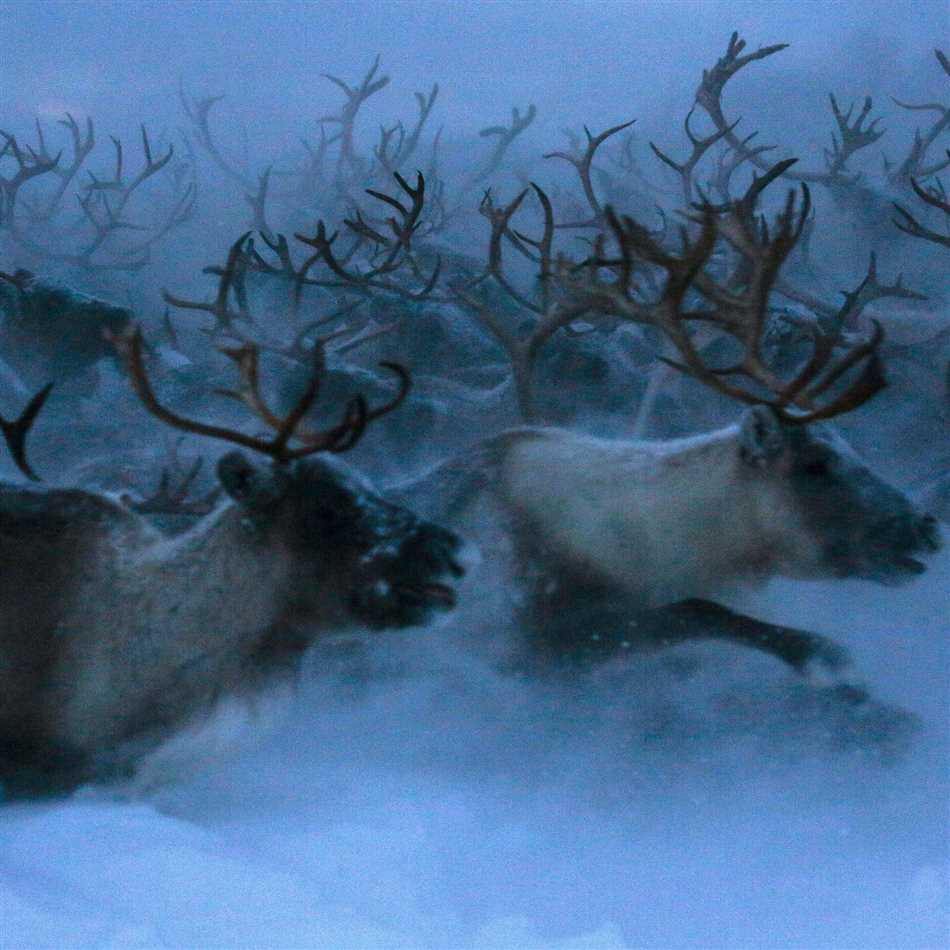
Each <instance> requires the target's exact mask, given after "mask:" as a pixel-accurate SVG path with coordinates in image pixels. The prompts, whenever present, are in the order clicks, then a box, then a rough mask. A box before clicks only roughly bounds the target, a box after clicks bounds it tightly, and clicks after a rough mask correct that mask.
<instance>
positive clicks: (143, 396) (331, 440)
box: [111, 327, 411, 465]
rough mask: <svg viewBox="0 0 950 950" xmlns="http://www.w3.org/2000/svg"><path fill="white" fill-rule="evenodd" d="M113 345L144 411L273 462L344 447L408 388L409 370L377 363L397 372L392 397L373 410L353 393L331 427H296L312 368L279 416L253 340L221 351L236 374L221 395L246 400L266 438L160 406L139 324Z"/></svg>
mask: <svg viewBox="0 0 950 950" xmlns="http://www.w3.org/2000/svg"><path fill="white" fill-rule="evenodd" d="M111 339H112V342H113V343H114V345H115V347H116V351H117V352H118V354H119V356H120V358H121V359H122V361H123V363H124V364H125V367H126V369H127V371H128V374H129V378H130V380H131V382H132V387H133V388H134V390H135V392H136V395H138V397H139V399H140V400H141V401H142V404H143V405H144V406H145V408H146V409H147V410H148V412H149V413H150V414H151V415H153V416H155V417H156V418H157V419H159V420H160V421H161V422H164V423H165V424H166V425H169V426H171V427H172V428H175V429H179V430H181V431H183V432H192V433H194V434H196V435H204V436H208V437H209V438H212V439H221V440H223V441H225V442H232V443H234V444H236V445H242V446H244V447H245V448H248V449H252V450H254V451H255V452H261V453H263V454H264V455H268V456H270V457H271V458H272V459H273V460H274V461H275V462H276V463H277V464H279V465H284V464H287V463H288V462H291V461H293V460H294V459H299V458H304V457H305V456H308V455H313V454H314V453H316V452H334V453H338V452H345V451H347V450H348V449H351V448H352V447H353V446H354V445H355V444H356V443H357V442H358V441H359V439H360V438H361V437H362V435H363V433H364V432H365V431H366V427H367V425H368V424H369V423H370V422H371V421H373V420H374V419H378V418H380V417H381V416H383V415H385V414H386V413H388V412H392V411H393V410H394V409H395V408H397V407H398V406H399V405H400V404H401V403H402V401H403V400H404V399H405V398H406V396H407V395H408V392H409V388H410V385H411V383H410V378H409V372H408V370H406V369H405V368H404V367H403V366H401V365H399V364H398V363H381V364H380V365H381V366H384V367H385V368H387V369H389V370H391V371H392V372H394V373H395V374H396V375H397V376H398V377H399V382H400V388H399V392H398V393H397V395H396V396H395V398H394V399H392V400H390V401H389V402H388V403H386V404H385V405H383V406H380V407H379V408H377V409H373V410H370V409H369V407H368V406H367V403H366V399H365V398H364V397H363V396H362V395H358V396H354V397H353V398H352V399H351V400H350V401H349V402H348V403H347V405H346V407H345V409H344V412H343V418H342V419H341V420H340V422H338V423H337V424H336V425H335V426H332V427H331V428H329V429H326V430H324V431H322V432H314V431H310V430H301V429H300V423H301V421H302V420H303V417H304V416H305V415H306V413H307V412H308V411H309V410H310V407H311V406H312V405H313V404H314V402H315V400H316V398H317V396H318V395H319V392H320V383H321V376H320V373H318V372H315V373H314V374H313V375H312V376H311V378H310V381H309V383H308V384H307V387H306V389H305V390H304V392H303V394H302V395H301V396H300V398H299V399H298V400H297V402H296V403H295V405H294V406H293V408H292V409H291V410H290V412H289V413H287V415H285V416H279V415H277V414H276V413H274V412H273V411H272V410H271V409H270V408H269V407H268V406H267V403H266V402H265V400H264V398H263V397H262V396H261V393H260V381H259V378H258V372H257V359H258V356H257V349H256V347H254V346H253V345H246V346H244V347H240V348H236V349H233V350H224V351H223V352H224V353H225V355H227V356H229V357H230V358H231V359H232V360H234V361H235V362H236V363H237V365H238V369H239V373H240V385H239V388H238V389H237V390H234V391H226V392H225V393H224V395H227V396H229V397H231V398H234V399H237V400H238V401H240V402H242V403H243V404H244V405H246V406H247V407H248V408H249V409H250V410H251V411H252V412H253V413H254V415H255V416H257V417H258V418H259V419H261V420H262V421H264V422H265V423H266V424H267V425H268V426H269V427H270V428H272V429H274V432H275V434H274V436H273V438H271V439H264V438H258V437H255V436H249V435H246V434H245V433H243V432H240V431H238V430H237V429H229V428H226V427H224V426H218V425H210V424H208V423H204V422H198V421H196V420H193V419H187V418H185V417H184V416H180V415H178V414H177V413H175V412H173V411H172V410H171V409H168V408H166V407H165V406H163V405H162V404H161V403H160V402H159V401H158V398H157V397H156V395H155V391H154V389H153V388H152V384H151V382H150V381H149V378H148V374H147V373H146V370H145V360H144V357H143V345H144V344H143V340H142V331H141V329H140V328H139V327H135V328H134V329H133V330H131V331H129V332H127V333H124V334H115V335H113V336H112V338H111ZM293 440H297V441H300V442H303V443H304V444H303V446H300V447H296V448H295V447H293V446H292V445H291V442H292V441H293Z"/></svg>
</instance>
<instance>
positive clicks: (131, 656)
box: [0, 330, 462, 791]
mask: <svg viewBox="0 0 950 950" xmlns="http://www.w3.org/2000/svg"><path fill="white" fill-rule="evenodd" d="M116 344H117V346H118V348H119V351H120V354H121V355H122V356H123V358H124V360H125V363H126V365H127V367H128V370H129V375H130V377H131V380H132V382H133V385H134V387H135V389H136V391H137V393H138V395H139V396H140V397H141V399H142V401H143V403H144V404H145V406H146V408H147V409H148V410H149V411H150V412H151V413H152V414H154V415H155V416H156V417H158V418H159V419H160V420H162V421H163V422H165V423H167V424H168V425H170V426H173V427H175V428H177V429H181V430H183V431H185V432H191V433H196V434H199V435H204V436H209V437H211V438H216V439H223V440H225V441H227V442H231V443H235V444H236V445H238V446H241V447H242V448H244V449H250V450H251V451H253V452H255V453H258V454H260V455H264V456H266V457H268V458H269V459H270V464H261V463H259V462H256V461H254V460H253V459H252V458H251V457H249V456H248V455H247V454H245V453H244V452H241V451H231V452H229V453H227V454H225V455H224V456H223V457H222V458H221V460H220V461H219V463H218V470H217V471H218V477H219V479H220V482H221V485H222V486H223V489H224V491H225V492H226V493H227V495H228V496H229V500H228V501H226V502H224V503H223V504H222V505H221V506H220V507H219V508H217V510H215V511H214V512H213V513H211V514H210V515H208V516H207V517H205V518H204V519H202V520H201V521H200V522H198V523H197V524H196V525H195V526H194V527H193V528H192V529H191V530H190V531H188V532H187V533H185V534H183V535H181V536H179V537H176V538H173V539H169V538H166V537H165V536H163V535H161V534H160V533H159V532H158V531H157V530H155V529H154V528H153V527H152V526H151V525H150V524H149V523H148V522H147V521H146V519H145V518H144V517H142V516H141V515H139V514H137V513H136V512H134V511H132V510H131V509H130V508H129V507H128V506H126V505H125V504H123V503H121V501H120V500H118V499H115V498H112V497H109V496H105V495H99V494H93V493H89V492H85V491H80V490H69V489H43V488H33V487H27V486H24V485H15V484H9V483H7V484H2V485H0V553H2V559H3V565H4V567H3V571H2V573H0V616H2V618H3V623H2V627H0V781H3V782H5V783H6V784H7V786H8V791H9V790H10V789H15V788H17V787H19V788H21V789H24V790H29V789H31V788H33V789H42V788H50V787H54V788H55V787H69V786H71V785H75V784H77V783H80V782H83V781H87V780H90V779H96V778H100V777H107V776H110V775H113V774H116V773H122V772H128V771H129V770H130V769H131V768H132V767H133V766H134V765H135V763H136V762H137V761H139V760H140V757H141V756H142V755H143V754H144V753H145V752H147V751H149V750H150V749H152V748H154V747H155V746H156V745H158V744H159V743H160V742H161V741H162V740H163V739H164V738H165V737H167V736H168V735H170V734H171V733H173V732H174V731H175V730H177V729H179V728H180V727H182V726H184V725H187V724H188V722H189V720H195V719H200V717H201V716H202V715H203V714H205V713H207V712H208V711H210V710H211V709H212V708H213V707H214V706H215V704H216V703H217V702H218V700H219V699H222V698H225V697H228V696H232V695H237V696H241V695H247V694H253V693H254V692H256V691H260V690H261V689H262V688H263V687H264V686H265V685H266V684H267V683H269V682H271V681H273V680H274V679H275V678H280V676H281V675H284V676H286V675H288V674H291V673H293V672H294V671H295V670H296V669H297V666H298V662H299V660H300V658H301V656H302V654H303V653H304V651H305V650H306V649H307V647H308V646H309V645H310V644H311V643H312V642H313V641H314V640H315V639H317V638H318V637H320V636H321V635H322V634H325V633H326V632H327V631H331V630H337V629H339V628H345V627H353V626H359V627H364V628H367V627H368V628H373V629H383V628H397V627H406V626H410V625H415V624H421V623H423V622H424V621H425V620H426V619H427V618H428V617H429V616H430V615H431V614H432V612H433V611H437V610H444V609H449V608H451V607H452V606H453V604H454V600H455V595H454V590H453V586H452V584H453V583H454V581H455V579H457V578H458V577H459V576H461V573H462V568H461V567H460V565H459V563H458V560H457V552H458V549H459V547H460V542H459V541H458V539H457V538H456V536H455V535H454V534H452V533H450V532H449V531H446V530H443V529H442V528H440V527H437V526H436V525H434V524H431V523H429V522H427V521H423V520H421V519H419V518H417V517H416V516H415V515H414V514H412V513H411V512H410V511H408V510H407V509H405V508H401V507H398V506H396V505H394V504H390V503H389V502H387V501H386V500H384V499H383V498H382V497H381V496H380V495H378V494H377V493H376V492H375V491H374V490H373V489H372V487H371V486H370V485H369V484H368V483H367V482H366V481H365V480H364V479H363V478H362V477H361V476H360V475H358V474H357V473H356V472H354V471H353V470H351V469H350V468H349V467H348V466H346V465H345V464H344V463H342V462H341V461H339V460H338V459H337V458H336V456H337V455H338V454H340V453H342V452H345V451H346V450H347V449H349V448H351V447H352V446H353V445H354V444H355V443H356V442H357V441H358V439H359V438H360V437H361V436H362V435H363V433H364V431H365V430H366V428H367V426H368V425H369V423H371V422H372V421H374V420H376V419H378V418H380V417H381V416H384V415H386V414H387V413H389V412H391V411H392V410H394V409H395V408H396V407H397V406H398V405H399V404H400V403H401V402H402V401H403V399H404V397H405V395H406V393H407V391H408V388H409V378H408V374H407V373H406V371H405V370H404V369H403V368H402V367H401V366H399V365H397V364H387V365H388V368H389V369H390V370H392V371H393V372H394V373H396V375H397V376H398V378H399V381H400V387H399V391H398V394H397V395H396V396H395V398H394V399H392V400H391V401H390V402H389V403H387V404H386V405H384V406H381V407H380V408H376V409H370V408H369V407H368V406H367V403H366V401H365V399H363V398H362V397H361V396H357V397H355V398H354V399H352V400H351V401H350V402H349V404H348V405H347V406H346V409H345V411H344V413H343V417H342V419H341V421H340V422H339V423H337V424H336V425H334V426H332V427H330V428H328V429H326V430H325V431H322V432H316V431H306V430H305V429H303V428H302V427H301V425H300V423H301V420H302V418H303V416H304V415H305V413H306V412H307V411H308V409H309V408H310V406H311V405H312V404H313V402H314V401H315V399H316V397H317V395H318V391H319V388H320V378H319V375H314V376H313V378H312V379H311V380H310V383H309V385H308V387H307V389H306V391H305V392H304V393H303V395H302V396H301V397H300V399H299V401H298V402H297V403H296V405H295V406H294V407H293V408H292V410H291V411H290V412H289V413H288V414H287V415H286V416H284V417H281V416H278V415H275V414H274V413H273V412H272V411H271V410H270V408H269V407H268V405H267V404H266V402H265V400H264V399H263V397H262V396H261V393H260V390H259V385H258V372H257V351H256V349H254V348H253V347H251V346H244V347H241V348H238V349H235V350H232V351H229V353H228V355H230V356H231V357H232V358H233V359H234V360H235V361H236V363H237V364H238V367H239V370H240V378H241V384H240V388H239V390H238V391H237V392H236V393H234V395H235V396H237V397H238V398H240V399H241V400H242V401H243V402H244V403H245V404H246V405H247V406H248V407H249V408H250V409H251V410H252V411H253V412H254V414H255V415H256V416H257V417H258V418H260V419H262V420H263V421H264V422H265V423H266V424H267V425H268V426H270V427H272V428H273V429H274V430H275V434H274V435H273V437H272V438H258V437H252V436H249V435H246V434H244V433H242V432H240V431H237V430H232V429H227V428H223V427H220V426H216V425H209V424H206V423H202V422H196V421H192V420H190V419H186V418H183V417H181V416H179V415H177V414H176V413H174V412H173V411H171V410H170V409H168V408H166V407H165V406H163V405H162V404H161V403H160V402H159V401H158V399H157V398H156V396H155V393H154V391H153V388H152V386H151V384H150V382H149V379H148V377H147V375H146V371H145V366H144V359H143V343H142V337H141V335H140V333H139V332H138V331H137V330H136V331H135V332H133V333H131V334H125V335H123V336H121V337H118V338H117V339H116ZM45 395H46V393H45V391H44V392H43V393H41V394H39V395H38V396H37V397H36V398H35V399H34V400H33V401H32V402H31V404H30V406H29V407H28V409H27V410H26V411H25V412H24V414H23V416H21V418H20V419H19V420H16V421H13V422H6V421H5V423H4V431H5V434H6V435H7V437H8V443H9V444H10V447H11V449H12V450H13V454H14V457H15V459H16V461H17V463H18V465H19V466H20V468H21V470H22V471H23V472H24V474H26V475H27V476H29V477H30V478H35V475H34V473H33V471H32V469H30V467H29V465H28V463H27V460H26V455H25V449H24V442H25V438H26V433H27V431H28V430H29V426H30V424H31V422H32V421H33V418H35V416H36V413H37V412H38V411H39V409H40V407H41V405H42V401H43V399H44V398H45Z"/></svg>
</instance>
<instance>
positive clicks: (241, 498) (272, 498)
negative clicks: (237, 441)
mask: <svg viewBox="0 0 950 950" xmlns="http://www.w3.org/2000/svg"><path fill="white" fill-rule="evenodd" d="M218 478H219V479H220V481H221V484H222V485H223V486H224V490H225V491H226V492H227V493H228V495H230V496H231V498H233V499H234V500H235V501H236V502H237V503H238V504H239V505H241V507H242V508H247V509H248V510H249V511H267V510H269V509H271V508H273V507H274V506H275V505H276V504H277V502H278V501H280V499H281V497H282V496H283V494H284V491H285V489H286V478H285V477H283V473H281V472H277V471H275V470H274V468H273V467H272V466H270V465H255V464H254V463H253V462H252V461H251V460H250V459H249V458H248V457H247V456H246V455H245V454H244V453H243V452H228V453H227V455H222V456H221V458H220V459H219V460H218Z"/></svg>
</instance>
